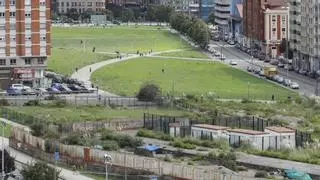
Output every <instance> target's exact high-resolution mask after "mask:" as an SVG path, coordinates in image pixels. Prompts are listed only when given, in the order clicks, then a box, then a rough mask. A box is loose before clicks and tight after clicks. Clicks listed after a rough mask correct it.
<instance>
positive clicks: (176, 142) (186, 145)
mask: <svg viewBox="0 0 320 180" xmlns="http://www.w3.org/2000/svg"><path fill="white" fill-rule="evenodd" d="M169 145H170V146H173V147H177V148H183V149H195V148H196V146H195V145H193V144H190V143H185V142H183V141H182V140H181V139H177V140H174V141H173V142H170V143H169Z"/></svg>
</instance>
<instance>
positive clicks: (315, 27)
mask: <svg viewBox="0 0 320 180" xmlns="http://www.w3.org/2000/svg"><path fill="white" fill-rule="evenodd" d="M319 8H320V1H319V0H308V1H304V0H302V1H301V30H300V32H301V43H300V57H299V61H300V63H299V64H300V67H299V68H300V69H303V70H306V71H308V72H317V71H319V69H320V59H319V55H320V51H319V50H320V46H319V40H320V39H319V38H320V31H319V27H320V19H319V18H320V9H319Z"/></svg>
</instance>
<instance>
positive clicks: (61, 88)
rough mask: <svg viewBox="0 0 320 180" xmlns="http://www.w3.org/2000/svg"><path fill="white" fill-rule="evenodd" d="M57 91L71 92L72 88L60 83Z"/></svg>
mask: <svg viewBox="0 0 320 180" xmlns="http://www.w3.org/2000/svg"><path fill="white" fill-rule="evenodd" d="M59 91H61V92H64V93H68V94H69V93H72V90H71V89H70V88H68V86H66V85H64V84H62V85H61V86H60V87H59Z"/></svg>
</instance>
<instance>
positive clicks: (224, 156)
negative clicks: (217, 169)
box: [192, 151, 243, 171]
mask: <svg viewBox="0 0 320 180" xmlns="http://www.w3.org/2000/svg"><path fill="white" fill-rule="evenodd" d="M236 159H237V157H236V154H235V153H234V152H230V151H229V152H213V151H212V152H209V153H208V155H201V154H198V155H197V156H194V157H192V160H193V161H208V162H210V163H212V164H217V165H220V166H224V167H226V168H229V169H231V170H233V171H238V170H242V169H243V168H242V167H241V168H239V169H238V166H237V163H236Z"/></svg>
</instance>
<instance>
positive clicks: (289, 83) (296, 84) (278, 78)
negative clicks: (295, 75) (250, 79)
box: [247, 66, 299, 89]
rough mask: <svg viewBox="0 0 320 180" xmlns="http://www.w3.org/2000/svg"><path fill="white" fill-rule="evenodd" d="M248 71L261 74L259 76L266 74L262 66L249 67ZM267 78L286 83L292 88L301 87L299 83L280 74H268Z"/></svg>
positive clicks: (285, 84) (282, 83)
mask: <svg viewBox="0 0 320 180" xmlns="http://www.w3.org/2000/svg"><path fill="white" fill-rule="evenodd" d="M247 71H248V72H252V73H254V74H256V75H259V76H265V74H264V70H263V69H261V68H253V67H249V66H248V67H247ZM266 78H267V79H269V80H271V81H274V82H277V83H279V84H281V85H284V86H287V87H289V88H291V89H299V84H298V83H296V82H294V81H292V80H290V79H286V78H284V77H282V76H279V75H274V76H270V77H269V76H266Z"/></svg>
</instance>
